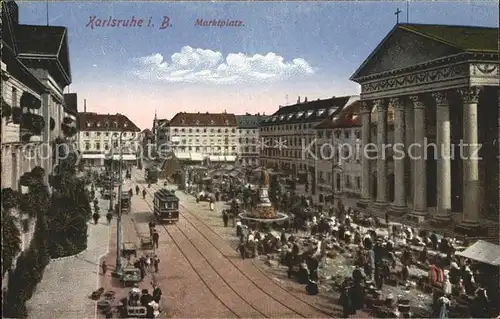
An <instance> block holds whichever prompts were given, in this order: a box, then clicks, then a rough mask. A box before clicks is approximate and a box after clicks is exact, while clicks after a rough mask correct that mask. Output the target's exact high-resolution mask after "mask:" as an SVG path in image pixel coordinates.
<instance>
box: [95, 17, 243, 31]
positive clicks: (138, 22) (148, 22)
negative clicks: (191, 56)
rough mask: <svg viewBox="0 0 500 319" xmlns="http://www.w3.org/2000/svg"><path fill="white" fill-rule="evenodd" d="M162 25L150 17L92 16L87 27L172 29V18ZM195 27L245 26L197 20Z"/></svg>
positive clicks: (234, 22) (220, 21)
mask: <svg viewBox="0 0 500 319" xmlns="http://www.w3.org/2000/svg"><path fill="white" fill-rule="evenodd" d="M160 22H161V23H160V24H156V23H155V21H154V20H153V17H148V18H146V19H142V18H136V17H135V16H132V17H131V18H128V19H116V18H113V17H112V16H109V17H108V18H107V19H102V18H98V17H97V16H90V17H89V21H88V23H87V25H86V27H87V28H90V29H95V28H143V27H145V28H154V27H155V26H156V27H157V28H158V29H160V30H162V29H167V28H169V27H172V24H171V23H170V18H169V17H168V16H163V17H161V19H160ZM194 26H196V27H219V28H224V27H243V26H245V24H244V23H243V21H241V20H231V19H196V20H195V21H194Z"/></svg>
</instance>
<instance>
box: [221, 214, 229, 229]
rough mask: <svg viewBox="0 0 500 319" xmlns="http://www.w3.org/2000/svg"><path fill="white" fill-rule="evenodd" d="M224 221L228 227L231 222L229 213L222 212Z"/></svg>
mask: <svg viewBox="0 0 500 319" xmlns="http://www.w3.org/2000/svg"><path fill="white" fill-rule="evenodd" d="M222 221H223V222H224V227H227V223H228V222H229V216H228V215H227V211H226V210H223V211H222Z"/></svg>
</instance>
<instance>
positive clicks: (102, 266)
mask: <svg viewBox="0 0 500 319" xmlns="http://www.w3.org/2000/svg"><path fill="white" fill-rule="evenodd" d="M101 270H102V275H103V276H106V273H107V272H108V264H106V261H105V260H104V261H103V262H102V264H101Z"/></svg>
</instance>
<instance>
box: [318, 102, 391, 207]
mask: <svg viewBox="0 0 500 319" xmlns="http://www.w3.org/2000/svg"><path fill="white" fill-rule="evenodd" d="M361 107H362V103H361V102H360V101H356V102H354V103H352V104H350V105H348V106H346V107H345V108H344V109H342V111H340V112H339V113H338V114H337V115H335V116H334V117H333V118H332V119H326V120H324V121H323V122H322V123H320V124H319V125H318V126H316V134H317V141H318V142H317V144H316V154H318V155H317V157H318V161H317V163H316V171H317V180H318V188H319V194H320V195H319V197H318V198H319V201H320V202H322V200H321V199H322V198H326V196H328V195H331V194H332V189H333V195H334V196H333V199H334V200H339V199H341V200H342V201H343V202H344V203H345V204H348V205H349V206H355V204H356V202H357V199H359V198H360V197H361V185H362V184H361V177H362V176H361V173H362V165H361V162H362V157H363V156H367V155H368V156H370V157H371V155H370V154H366V155H365V154H364V153H363V148H362V144H361V116H360V110H361ZM372 119H373V122H372V130H373V131H372V134H371V136H373V137H376V134H377V133H376V126H377V123H376V114H373V116H372ZM393 119H394V110H393V109H392V107H390V108H389V110H388V143H389V144H391V143H393V139H394V125H393ZM371 142H372V143H376V140H374V139H371ZM392 156H393V153H392V151H391V150H387V155H386V158H387V161H388V178H389V179H390V180H391V179H394V173H393V169H394V168H393V165H392V160H391V159H392ZM372 167H373V169H374V168H375V167H374V166H373V165H372ZM375 173H376V171H373V172H372V176H373V174H375ZM375 180H376V178H374V177H373V178H372V184H373V183H374V181H375ZM374 189H375V188H374ZM388 192H389V195H388V196H389V198H393V197H394V189H388ZM374 196H375V195H374V193H372V197H373V198H375V197H374Z"/></svg>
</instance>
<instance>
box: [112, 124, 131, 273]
mask: <svg viewBox="0 0 500 319" xmlns="http://www.w3.org/2000/svg"><path fill="white" fill-rule="evenodd" d="M127 132H129V133H132V134H136V132H131V131H121V132H120V136H119V139H118V148H119V158H118V176H119V178H120V180H119V184H118V203H117V204H118V205H117V206H118V209H117V212H116V214H117V218H116V267H115V273H114V274H115V276H121V274H122V251H121V248H122V187H123V176H122V175H123V172H122V170H123V147H122V139H123V135H124V134H125V133H127ZM131 139H132V140H133V139H135V136H134V135H133V137H132V138H131ZM111 154H112V155H111V156H112V157H111V163H113V157H114V152H113V151H112V153H111ZM112 185H113V182H112ZM112 190H113V189H112ZM111 198H113V193H111Z"/></svg>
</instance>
